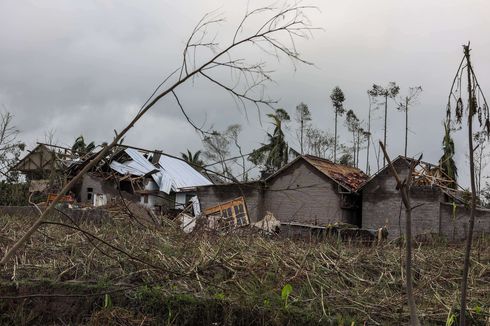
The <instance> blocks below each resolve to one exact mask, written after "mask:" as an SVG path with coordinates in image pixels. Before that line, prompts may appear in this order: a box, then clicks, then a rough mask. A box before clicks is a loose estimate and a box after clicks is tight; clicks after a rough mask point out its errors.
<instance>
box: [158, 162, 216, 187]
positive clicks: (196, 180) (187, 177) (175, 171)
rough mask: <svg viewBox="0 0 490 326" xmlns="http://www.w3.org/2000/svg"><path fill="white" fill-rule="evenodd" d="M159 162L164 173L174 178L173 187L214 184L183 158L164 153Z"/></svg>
mask: <svg viewBox="0 0 490 326" xmlns="http://www.w3.org/2000/svg"><path fill="white" fill-rule="evenodd" d="M158 164H159V165H160V167H161V169H160V171H162V174H164V175H168V176H169V177H170V178H171V179H172V187H173V188H175V190H179V189H182V188H189V187H196V186H205V185H210V184H212V183H211V181H209V180H208V179H206V178H205V177H204V176H203V175H202V174H201V173H199V172H197V171H196V170H195V169H194V168H193V167H192V166H190V165H189V164H187V163H186V162H184V161H182V160H178V159H176V158H173V157H169V156H166V155H162V156H161V157H160V160H159V161H158Z"/></svg>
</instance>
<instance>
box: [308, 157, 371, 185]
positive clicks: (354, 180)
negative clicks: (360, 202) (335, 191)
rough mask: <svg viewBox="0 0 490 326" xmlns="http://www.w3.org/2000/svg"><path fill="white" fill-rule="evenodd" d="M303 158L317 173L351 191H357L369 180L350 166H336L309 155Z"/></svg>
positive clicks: (358, 170)
mask: <svg viewBox="0 0 490 326" xmlns="http://www.w3.org/2000/svg"><path fill="white" fill-rule="evenodd" d="M303 158H304V159H305V160H306V161H307V162H308V163H310V164H311V165H313V166H314V167H315V168H317V169H318V171H320V172H322V173H323V174H325V175H326V176H328V177H329V178H331V179H333V180H334V181H336V182H338V183H339V184H341V185H342V186H344V187H345V188H347V189H349V190H351V191H357V190H358V189H359V188H360V187H361V186H362V185H363V184H364V182H366V181H367V180H368V179H369V177H368V175H367V174H365V173H364V172H362V171H361V170H360V169H358V168H355V167H352V166H347V165H342V164H336V163H334V162H332V161H329V160H327V159H323V158H320V157H316V156H311V155H304V156H303Z"/></svg>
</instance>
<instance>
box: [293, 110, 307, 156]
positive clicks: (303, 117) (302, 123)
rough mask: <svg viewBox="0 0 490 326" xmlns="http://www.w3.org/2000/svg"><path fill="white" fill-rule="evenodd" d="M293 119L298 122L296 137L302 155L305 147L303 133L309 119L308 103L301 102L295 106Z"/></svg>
mask: <svg viewBox="0 0 490 326" xmlns="http://www.w3.org/2000/svg"><path fill="white" fill-rule="evenodd" d="M295 120H296V122H297V123H298V124H299V130H298V132H297V137H298V140H299V151H300V154H301V155H303V154H304V147H305V134H306V130H308V123H309V122H310V121H311V112H310V109H309V108H308V105H306V104H304V103H303V102H301V103H300V104H299V105H297V106H296V115H295Z"/></svg>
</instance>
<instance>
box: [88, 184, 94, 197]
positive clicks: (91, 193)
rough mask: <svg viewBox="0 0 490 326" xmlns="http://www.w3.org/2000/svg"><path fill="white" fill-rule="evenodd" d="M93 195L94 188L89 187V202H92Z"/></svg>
mask: <svg viewBox="0 0 490 326" xmlns="http://www.w3.org/2000/svg"><path fill="white" fill-rule="evenodd" d="M93 193H94V188H92V187H88V188H87V200H92V196H93Z"/></svg>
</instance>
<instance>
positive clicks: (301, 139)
mask: <svg viewBox="0 0 490 326" xmlns="http://www.w3.org/2000/svg"><path fill="white" fill-rule="evenodd" d="M303 128H304V120H303V118H301V130H300V144H299V146H300V151H301V155H303V154H304V153H303Z"/></svg>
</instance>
